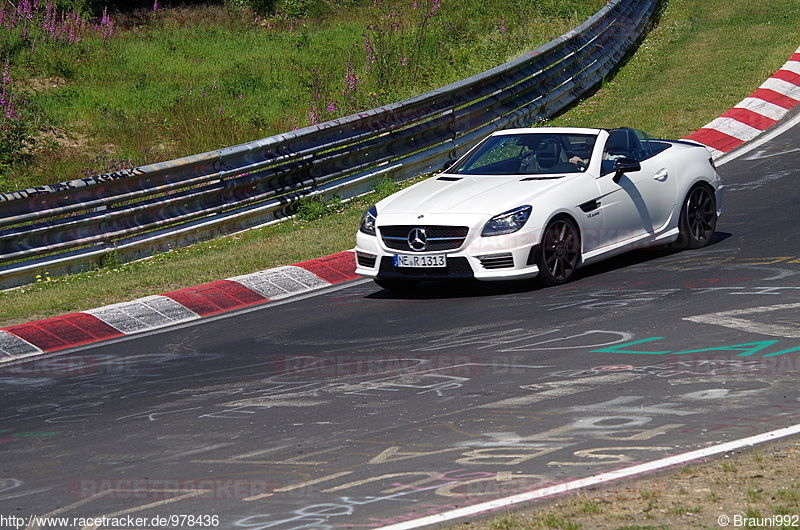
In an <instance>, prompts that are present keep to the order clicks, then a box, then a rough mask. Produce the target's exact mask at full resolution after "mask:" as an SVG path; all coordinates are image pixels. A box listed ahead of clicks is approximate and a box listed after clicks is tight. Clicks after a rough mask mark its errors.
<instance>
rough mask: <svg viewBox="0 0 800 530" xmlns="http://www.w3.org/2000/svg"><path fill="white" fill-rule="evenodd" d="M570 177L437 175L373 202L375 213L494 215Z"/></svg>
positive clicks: (518, 204) (526, 200)
mask: <svg viewBox="0 0 800 530" xmlns="http://www.w3.org/2000/svg"><path fill="white" fill-rule="evenodd" d="M559 177H561V178H559ZM570 179H571V177H570V176H562V175H553V176H545V175H537V176H536V177H532V176H526V175H486V176H485V175H480V176H474V175H469V176H467V175H438V176H435V177H431V178H430V179H428V180H426V181H424V182H420V183H419V184H415V185H414V186H411V187H410V188H408V189H406V190H403V191H401V192H399V193H396V194H394V195H392V196H390V197H387V198H386V199H384V200H382V201H381V202H379V203H378V205H377V207H378V215H381V214H411V213H413V214H420V213H424V214H454V213H457V214H480V215H490V216H491V215H497V214H499V213H502V212H504V211H506V210H509V209H511V208H515V207H517V206H521V205H523V204H530V203H531V202H532V201H533V200H534V199H536V198H537V197H538V196H540V195H542V194H543V193H545V192H546V191H548V190H550V189H552V188H554V187H556V186H559V185H560V184H562V183H563V182H565V181H567V180H570Z"/></svg>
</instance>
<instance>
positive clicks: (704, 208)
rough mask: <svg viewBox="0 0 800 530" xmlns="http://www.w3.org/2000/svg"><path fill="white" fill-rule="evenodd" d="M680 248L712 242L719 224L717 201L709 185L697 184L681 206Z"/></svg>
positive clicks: (698, 246)
mask: <svg viewBox="0 0 800 530" xmlns="http://www.w3.org/2000/svg"><path fill="white" fill-rule="evenodd" d="M678 226H679V229H680V235H679V236H678V239H677V240H676V241H675V246H676V247H678V248H688V249H691V248H702V247H704V246H706V245H708V244H709V243H710V242H711V236H712V235H714V229H715V228H716V226H717V201H716V199H715V197H714V191H713V190H711V189H710V188H708V187H707V186H702V185H701V186H695V187H694V188H692V189H691V191H689V194H688V195H687V196H686V199H685V200H684V201H683V207H682V208H681V218H680V221H679V225H678Z"/></svg>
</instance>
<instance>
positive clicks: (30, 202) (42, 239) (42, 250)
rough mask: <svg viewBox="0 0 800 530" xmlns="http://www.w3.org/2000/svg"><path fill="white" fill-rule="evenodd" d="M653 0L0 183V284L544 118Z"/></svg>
mask: <svg viewBox="0 0 800 530" xmlns="http://www.w3.org/2000/svg"><path fill="white" fill-rule="evenodd" d="M659 2H660V0H612V1H611V2H609V4H608V5H606V6H605V7H604V8H603V9H601V10H600V11H599V12H598V13H597V14H595V15H594V16H593V17H591V18H589V19H588V20H587V21H586V22H584V23H583V24H582V25H580V26H579V27H577V28H575V29H574V30H572V31H570V32H568V33H566V34H564V35H562V36H561V37H559V38H558V39H556V40H554V41H552V42H550V43H548V44H546V45H545V46H542V47H540V48H538V49H536V50H534V51H532V52H530V53H528V54H526V55H524V56H522V57H519V58H517V59H515V60H512V61H510V62H508V63H505V64H503V65H500V66H498V67H495V68H493V69H491V70H487V71H486V72H483V73H481V74H478V75H475V76H473V77H470V78H467V79H464V80H462V81H459V82H457V83H453V84H451V85H448V86H446V87H443V88H440V89H438V90H433V91H431V92H428V93H425V94H422V95H420V96H417V97H414V98H411V99H407V100H405V101H402V102H399V103H394V104H391V105H386V106H383V107H378V108H376V109H372V110H369V111H366V112H362V113H359V114H354V115H352V116H347V117H345V118H341V119H338V120H333V121H329V122H326V123H321V124H318V125H315V126H312V127H306V128H304V129H300V130H297V131H292V132H289V133H284V134H279V135H276V136H271V137H269V138H264V139H262V140H257V141H254V142H250V143H246V144H242V145H237V146H234V147H229V148H225V149H220V150H217V151H211V152H208V153H203V154H199V155H194V156H188V157H185V158H181V159H178V160H173V161H169V162H161V163H157V164H152V165H148V166H142V167H138V168H134V169H129V170H125V171H119V172H116V173H110V174H105V175H99V176H94V177H87V178H83V179H79V180H73V181H70V182H63V183H60V184H54V185H50V186H42V187H38V188H32V189H27V190H23V191H18V192H12V193H4V194H0V264H4V265H2V266H1V267H0V288H9V287H13V286H17V285H23V284H26V283H30V282H32V281H33V278H34V277H35V275H36V274H37V273H41V272H43V271H47V272H49V273H50V274H51V275H58V274H66V273H73V272H80V271H85V270H90V269H92V268H96V267H98V266H102V264H103V263H104V262H105V261H106V260H107V257H108V256H109V254H113V256H114V261H116V260H119V261H122V262H125V261H132V260H134V259H140V258H143V257H146V256H149V255H152V254H153V253H154V252H158V251H165V250H169V249H171V248H175V247H179V246H183V245H188V244H191V243H195V242H198V241H202V240H205V239H210V238H213V237H216V236H219V235H223V234H230V233H234V232H237V231H240V230H244V229H247V228H251V227H254V226H259V225H265V224H270V223H274V222H278V221H280V220H283V219H286V218H288V217H291V216H292V215H293V214H294V212H295V211H296V208H297V201H298V200H299V199H300V198H302V197H308V196H313V195H322V196H331V195H338V196H340V197H342V198H352V197H355V196H357V195H359V194H362V193H365V192H367V191H369V190H370V189H371V188H372V187H373V186H374V184H375V183H376V182H377V181H378V180H379V179H382V178H385V177H389V178H393V179H403V178H408V177H411V176H415V175H418V174H421V173H425V172H428V171H432V170H436V169H439V168H441V167H442V166H443V165H445V164H446V163H447V162H448V161H451V160H454V159H455V158H457V156H458V155H459V154H463V152H464V151H465V150H466V149H468V148H469V147H471V146H472V145H474V144H475V142H477V141H478V140H479V139H481V138H482V137H484V136H485V135H487V134H489V133H490V132H492V131H495V130H498V129H503V128H507V127H511V126H527V125H532V124H534V123H536V122H540V121H542V120H544V119H546V118H548V117H551V116H553V115H554V114H556V113H557V112H558V111H560V110H562V109H563V108H565V107H566V106H568V105H569V104H571V103H573V102H574V101H575V100H577V99H578V98H580V97H581V96H583V95H585V94H586V93H587V92H588V91H590V90H592V89H593V88H594V87H596V86H597V85H599V83H601V82H602V81H603V79H604V78H605V77H606V76H607V75H608V74H609V73H610V72H611V71H612V70H613V69H614V68H615V67H616V66H617V65H618V64H619V63H620V61H621V60H622V59H623V58H624V57H625V56H626V55H627V54H628V53H629V52H630V50H631V49H632V47H633V46H634V45H635V44H636V42H637V41H638V40H639V39H640V37H641V36H642V34H643V33H644V31H645V28H646V26H647V24H648V22H649V20H650V18H651V17H652V16H653V14H654V13H655V11H656V8H657V6H658V4H659Z"/></svg>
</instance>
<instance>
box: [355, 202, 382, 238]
mask: <svg viewBox="0 0 800 530" xmlns="http://www.w3.org/2000/svg"><path fill="white" fill-rule="evenodd" d="M377 220H378V209H377V208H375V207H374V206H373V207H372V208H370V209H369V210H367V211H366V212H364V217H362V218H361V226H360V227H359V228H358V230H359V231H360V232H362V233H364V234H367V235H370V236H374V235H375V222H376V221H377Z"/></svg>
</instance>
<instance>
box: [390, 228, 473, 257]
mask: <svg viewBox="0 0 800 530" xmlns="http://www.w3.org/2000/svg"><path fill="white" fill-rule="evenodd" d="M379 230H380V233H381V239H382V240H383V244H384V245H386V247H387V248H390V249H392V250H403V251H406V252H408V251H412V252H442V251H445V250H457V249H459V248H461V245H463V244H464V240H465V239H466V238H467V234H468V233H469V228H468V227H466V226H424V225H423V226H414V225H407V226H406V225H399V226H382V227H380V228H379ZM414 230H420V231H424V236H425V238H426V242H427V245H426V246H425V247H424V248H414V247H412V246H411V245H410V243H409V236H410V235H411V234H412V232H413V231H414ZM411 237H412V238H413V237H414V236H413V235H412V236H411Z"/></svg>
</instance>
